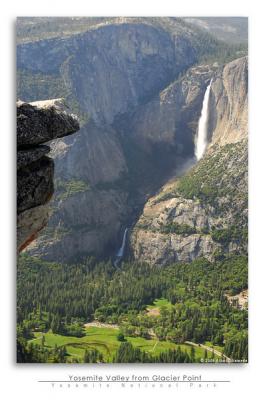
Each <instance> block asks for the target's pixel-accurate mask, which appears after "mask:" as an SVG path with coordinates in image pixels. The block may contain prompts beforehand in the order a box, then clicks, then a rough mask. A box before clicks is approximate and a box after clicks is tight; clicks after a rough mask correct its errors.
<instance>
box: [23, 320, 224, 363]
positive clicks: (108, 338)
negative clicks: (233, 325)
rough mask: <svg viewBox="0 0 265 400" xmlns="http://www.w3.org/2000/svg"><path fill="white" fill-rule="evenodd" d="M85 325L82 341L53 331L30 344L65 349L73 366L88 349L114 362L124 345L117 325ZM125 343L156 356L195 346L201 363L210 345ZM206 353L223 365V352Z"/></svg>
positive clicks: (38, 335) (137, 340)
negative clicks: (118, 350) (115, 355)
mask: <svg viewBox="0 0 265 400" xmlns="http://www.w3.org/2000/svg"><path fill="white" fill-rule="evenodd" d="M85 325H86V328H85V331H86V332H85V336H83V337H81V338H77V337H71V336H63V335H59V334H54V333H52V332H47V333H42V332H35V333H34V339H31V340H29V341H28V343H29V344H30V343H32V344H34V345H36V344H38V345H41V343H43V346H44V347H46V348H48V349H53V348H55V347H57V348H59V347H63V346H65V347H66V351H67V362H70V363H71V362H75V360H76V361H79V362H83V358H84V354H85V351H86V350H98V351H100V352H101V353H102V354H103V360H104V362H107V363H108V362H112V359H113V356H114V354H115V352H116V351H117V349H118V347H119V346H120V342H119V340H118V339H117V326H114V327H113V326H111V325H110V324H100V323H98V322H95V321H94V322H92V323H90V324H85ZM103 325H104V326H103ZM43 338H44V339H43ZM125 340H126V341H128V342H130V343H131V344H132V345H133V346H134V347H136V348H140V349H141V350H143V351H146V352H147V353H148V354H150V355H153V356H155V355H159V354H160V353H161V352H164V351H167V350H169V349H171V350H174V349H177V347H180V349H181V350H182V351H187V352H188V354H190V352H191V348H192V347H193V348H194V350H195V357H196V359H198V360H200V362H204V357H205V349H206V346H203V345H201V346H200V345H198V344H195V343H186V344H175V343H171V342H168V341H159V340H157V339H144V338H142V337H130V336H126V337H125ZM206 350H207V351H208V356H209V359H212V353H213V352H214V353H215V361H216V362H219V360H222V354H221V353H220V352H218V351H216V350H215V349H213V348H210V347H209V346H207V349H206ZM205 361H207V360H205ZM227 361H230V360H227Z"/></svg>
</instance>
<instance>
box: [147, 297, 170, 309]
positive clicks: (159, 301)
mask: <svg viewBox="0 0 265 400" xmlns="http://www.w3.org/2000/svg"><path fill="white" fill-rule="evenodd" d="M147 307H148V308H149V309H152V308H161V307H166V308H171V307H172V304H171V303H170V301H168V300H167V299H164V298H161V299H156V300H155V301H154V303H153V304H151V305H148V306H147Z"/></svg>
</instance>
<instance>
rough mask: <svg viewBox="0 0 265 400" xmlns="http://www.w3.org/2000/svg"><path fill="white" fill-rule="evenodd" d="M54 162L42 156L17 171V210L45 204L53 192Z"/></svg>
mask: <svg viewBox="0 0 265 400" xmlns="http://www.w3.org/2000/svg"><path fill="white" fill-rule="evenodd" d="M53 173H54V163H53V160H52V159H51V158H49V157H46V156H44V157H42V158H41V159H39V160H38V161H36V162H34V163H31V164H29V165H28V166H26V167H24V168H21V169H19V170H18V171H17V212H18V214H20V213H21V212H22V211H25V210H28V209H29V208H32V207H36V206H39V205H41V204H45V203H46V202H47V201H48V200H49V199H50V198H51V196H52V194H53Z"/></svg>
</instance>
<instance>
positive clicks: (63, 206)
mask: <svg viewBox="0 0 265 400" xmlns="http://www.w3.org/2000/svg"><path fill="white" fill-rule="evenodd" d="M202 43H203V41H202V40H201V36H200V33H199V32H198V31H197V30H193V29H192V28H191V27H190V26H188V25H186V24H185V23H183V21H181V20H178V19H174V18H171V19H168V18H161V19H159V18H158V19H155V18H150V19H149V18H127V19H126V18H114V19H113V21H112V22H111V23H107V24H106V23H100V24H98V25H97V24H96V25H93V26H91V27H90V29H88V30H87V31H86V32H81V33H80V32H78V33H76V34H72V35H63V37H60V38H57V37H54V38H50V39H46V38H44V39H43V40H34V41H28V43H24V44H20V45H18V48H17V63H18V69H19V71H20V74H21V75H20V76H21V77H20V79H19V82H18V83H19V88H20V89H19V90H20V92H21V93H22V94H24V97H23V98H26V99H27V96H28V95H32V94H34V95H36V96H37V95H38V97H40V96H41V94H42V93H43V96H44V94H46V93H47V92H48V93H50V92H52V93H54V92H55V93H58V94H59V93H60V95H64V96H65V97H66V98H67V102H68V103H69V104H71V108H73V109H74V110H75V112H76V113H77V114H78V115H79V116H80V119H81V129H80V132H79V133H78V134H76V135H74V136H73V137H67V138H63V139H59V140H54V141H53V142H51V153H50V154H51V155H52V157H53V159H54V162H55V195H54V198H53V201H52V215H51V217H50V220H49V224H48V227H47V228H46V229H45V230H44V231H42V234H41V235H40V236H39V238H38V240H37V241H35V242H34V243H33V244H32V246H31V249H30V251H31V253H32V254H37V255H39V256H41V257H45V258H46V259H49V260H56V259H58V257H60V258H61V260H62V261H69V260H70V259H74V260H75V259H77V258H78V257H79V256H86V255H88V254H96V255H100V256H102V255H104V256H109V255H113V254H114V252H115V250H116V249H117V246H118V244H119V241H120V240H121V235H122V232H123V230H124V227H126V226H129V225H131V224H132V223H134V222H135V219H136V218H137V217H138V216H139V213H140V212H141V210H142V208H143V206H144V204H145V202H146V201H147V199H148V198H149V197H150V196H151V195H152V194H154V193H155V192H157V191H158V190H160V188H161V186H162V185H163V184H165V183H166V182H167V181H168V180H169V178H172V177H173V176H175V175H176V172H177V173H179V172H180V171H181V170H183V168H184V167H185V165H186V164H187V161H188V162H190V163H193V162H194V158H193V154H194V137H195V135H196V129H197V124H198V119H199V116H200V110H201V104H202V100H203V96H204V92H205V88H206V86H207V85H208V83H209V81H210V79H211V78H212V77H213V76H216V77H217V76H220V79H219V83H218V84H217V83H215V85H216V88H215V89H213V94H212V96H211V102H212V103H213V104H212V106H211V107H212V108H213V110H215V109H216V105H215V104H217V103H218V101H217V100H216V101H215V100H214V94H215V96H216V99H217V98H218V96H219V95H220V92H221V91H222V90H223V91H224V88H223V87H222V84H223V83H222V82H223V78H222V74H223V73H224V72H223V69H222V68H221V67H219V66H218V64H217V63H215V64H212V63H208V64H204V65H199V66H198V65H197V66H196V67H195V66H193V65H194V64H196V63H197V62H198V60H199V56H201V55H203V54H204V53H205V52H207V51H209V47H211V45H212V42H211V41H209V42H208V45H207V46H206V47H205V48H204V47H203V45H202ZM215 45H216V44H215V43H214V46H215ZM210 51H212V50H210ZM227 75H229V73H228V74H227ZM41 82H43V84H42V83H41ZM216 82H217V78H216ZM218 91H219V92H218ZM232 102H233V101H232ZM218 104H219V103H218ZM222 107H223V109H224V110H226V109H227V106H226V104H223V106H222ZM227 112H228V111H227ZM212 115H213V116H214V117H213V118H212V120H211V124H212V126H214V128H215V131H216V133H215V136H216V137H218V129H219V128H218V127H219V126H220V124H221V123H222V119H221V117H220V115H221V114H220V115H219V114H218V113H216V114H214V112H213V113H212ZM217 115H218V116H219V117H220V118H219V117H218V118H219V119H217ZM227 115H228V114H227ZM226 117H227V116H226ZM221 129H222V128H221V127H220V129H219V131H220V132H221ZM43 151H44V149H43ZM134 254H135V255H136V256H137V257H138V255H137V254H136V252H135V251H134Z"/></svg>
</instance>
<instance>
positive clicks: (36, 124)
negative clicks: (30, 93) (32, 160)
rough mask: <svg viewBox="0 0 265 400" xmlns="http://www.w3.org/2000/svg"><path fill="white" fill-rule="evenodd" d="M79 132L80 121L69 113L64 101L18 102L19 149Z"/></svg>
mask: <svg viewBox="0 0 265 400" xmlns="http://www.w3.org/2000/svg"><path fill="white" fill-rule="evenodd" d="M77 130H79V122H78V119H77V118H76V116H75V115H74V114H71V113H69V110H68V109H67V107H66V105H65V104H64V102H63V99H53V100H45V101H37V102H33V103H25V102H23V101H18V102H17V145H18V148H20V147H23V146H34V145H38V144H41V143H45V142H48V141H50V140H53V139H56V138H60V137H63V136H68V135H71V134H72V133H74V132H76V131H77Z"/></svg>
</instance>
